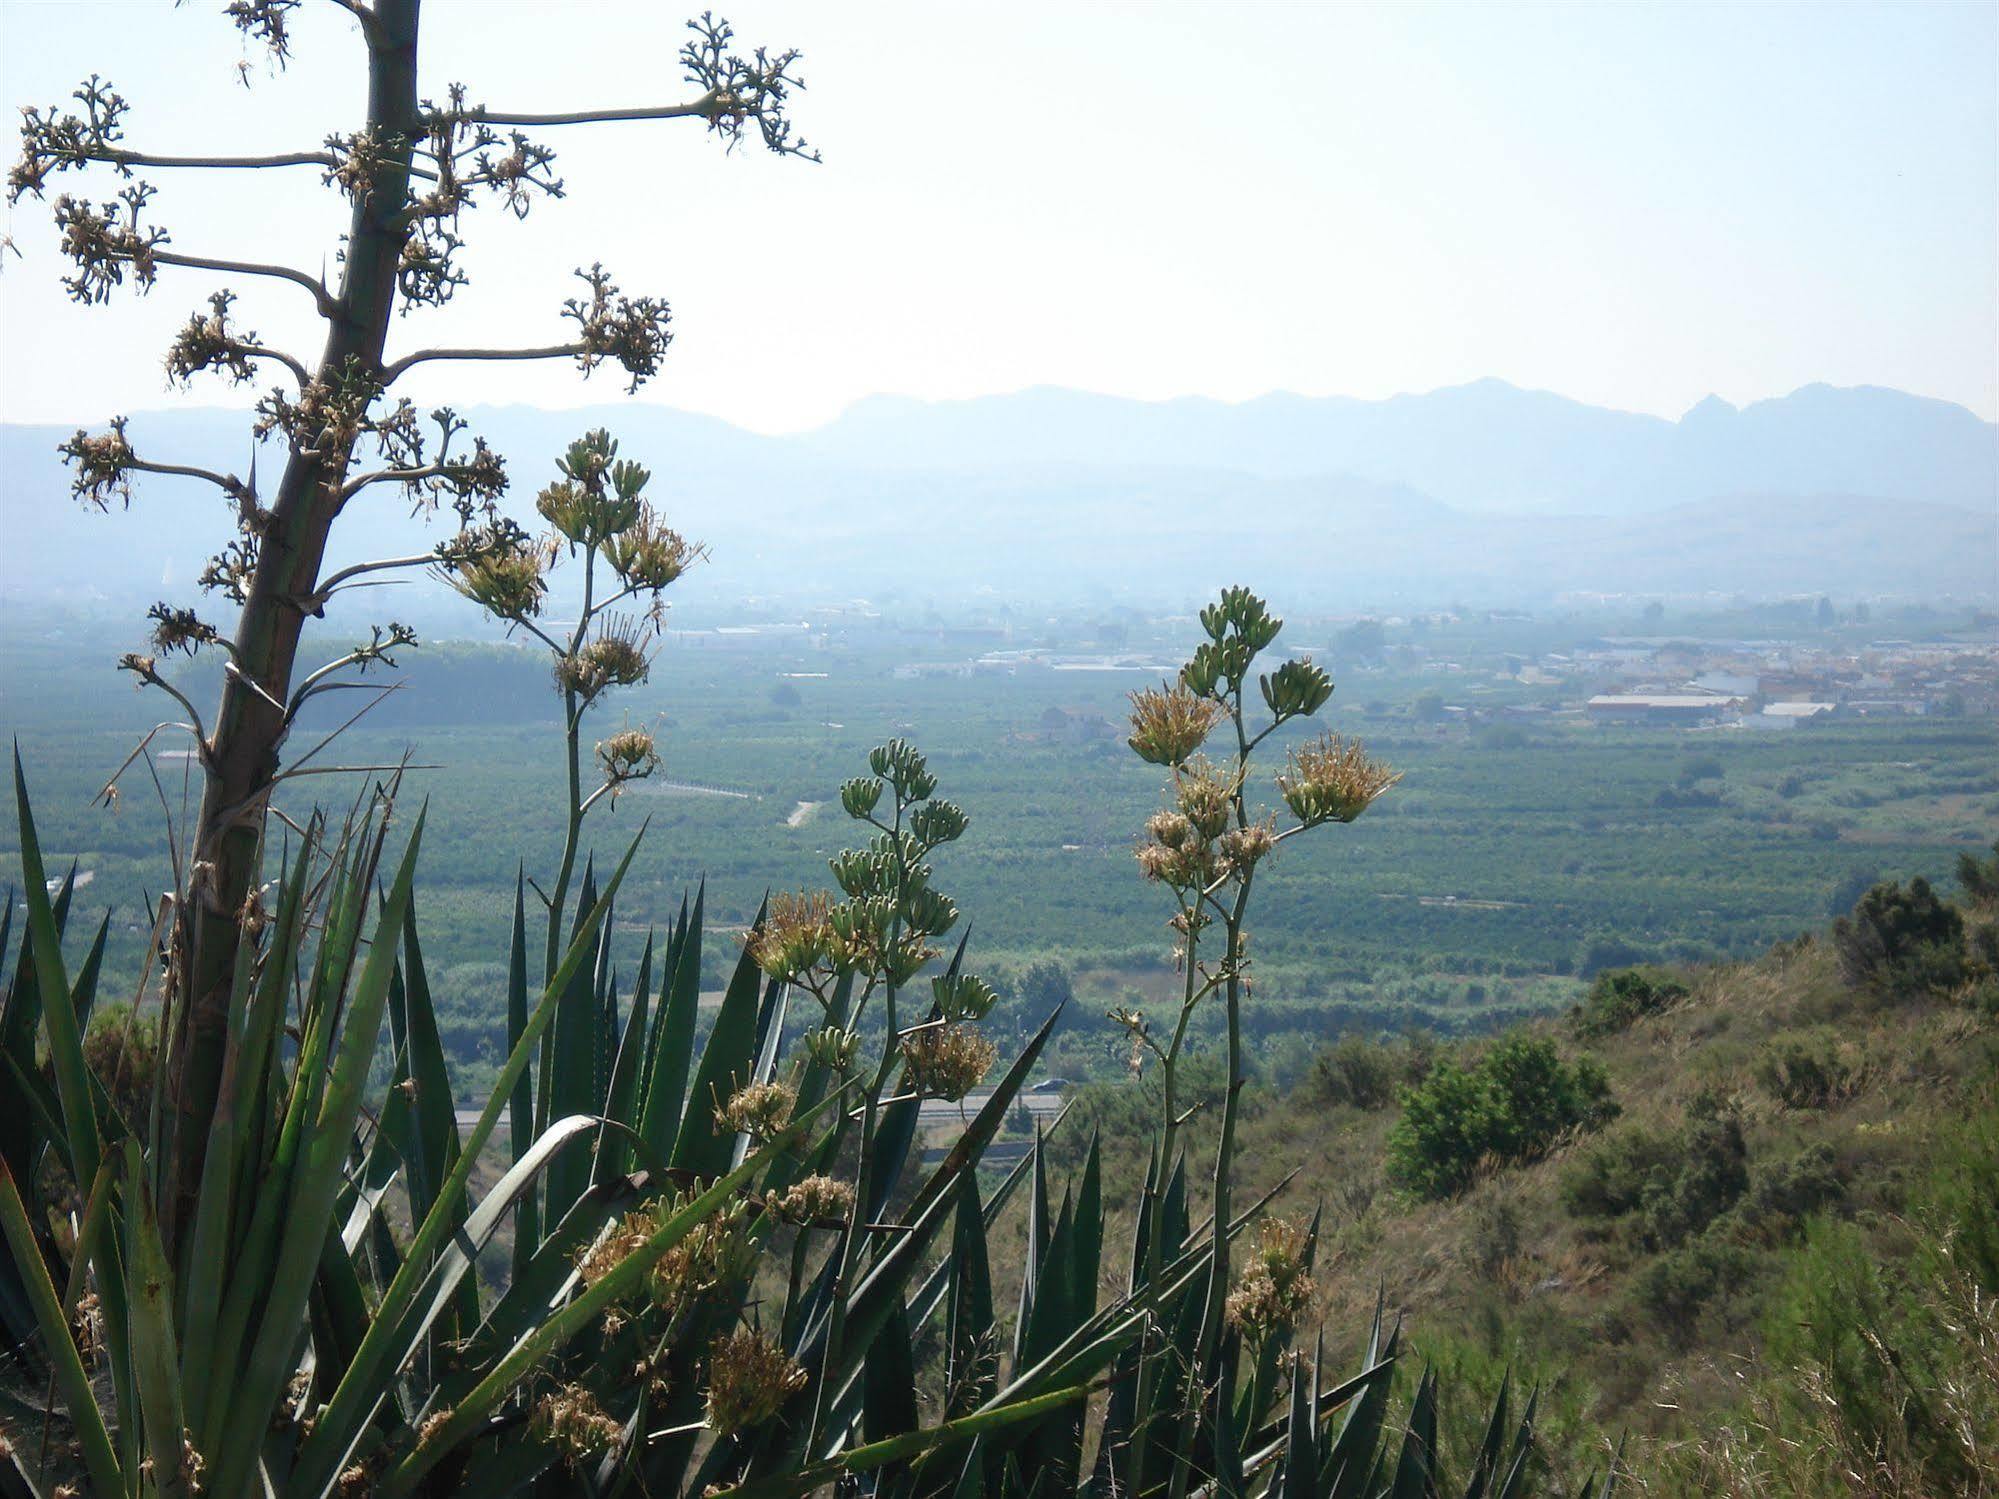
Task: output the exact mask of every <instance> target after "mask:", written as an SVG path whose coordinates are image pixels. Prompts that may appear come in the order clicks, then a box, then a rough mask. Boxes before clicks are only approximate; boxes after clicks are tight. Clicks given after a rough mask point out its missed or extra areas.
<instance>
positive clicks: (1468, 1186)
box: [1080, 858, 1999, 1499]
mask: <svg viewBox="0 0 1999 1499" xmlns="http://www.w3.org/2000/svg"><path fill="white" fill-rule="evenodd" d="M1965 865H1966V867H1965V870H1964V874H1965V875H1966V876H1967V877H1966V878H1965V879H1964V880H1963V881H1962V890H1961V893H1960V894H1959V895H1958V896H1957V897H1956V898H1947V897H1946V896H1943V895H1940V894H1938V893H1937V891H1936V890H1935V889H1934V888H1932V889H1931V891H1930V897H1931V900H1933V901H1934V902H1935V907H1934V908H1932V907H1931V906H1930V904H1929V903H1928V902H1923V901H1921V898H1920V897H1918V898H1917V900H1918V903H1919V905H1920V908H1921V909H1922V910H1923V911H1924V912H1926V913H1927V914H1926V915H1925V916H1924V918H1923V920H1922V923H1921V929H1922V930H1923V931H1925V932H1926V933H1927V935H1926V937H1925V938H1924V945H1925V946H1926V947H1927V949H1928V950H1927V951H1926V952H1925V954H1924V960H1923V962H1922V963H1921V964H1920V965H1918V966H1915V967H1901V968H1898V969H1896V970H1894V971H1893V972H1892V973H1891V974H1890V975H1889V976H1887V977H1885V978H1884V977H1883V976H1882V975H1881V974H1880V973H1878V972H1876V971H1874V970H1872V969H1866V970H1861V971H1856V970H1854V969H1853V968H1852V967H1851V966H1850V965H1849V964H1848V963H1846V962H1845V961H1843V960H1844V956H1845V954H1844V952H1843V950H1842V941H1841V936H1840V933H1843V932H1850V931H1852V930H1853V929H1854V926H1855V924H1856V923H1855V921H1854V920H1848V921H1847V922H1845V923H1844V924H1843V925H1842V926H1840V927H1839V928H1837V929H1835V930H1834V931H1830V932H1826V933H1823V934H1820V935H1816V936H1805V937H1802V938H1800V939H1798V940H1795V941H1789V942H1785V943H1781V944H1779V945H1778V946H1777V947H1775V948H1774V949H1772V950H1771V952H1770V953H1768V954H1767V955H1766V956H1764V957H1762V958H1759V959H1756V960H1754V961H1750V962H1746V963H1739V964H1729V965H1718V966H1706V967H1689V968H1685V969H1681V970H1678V971H1676V972H1674V973H1672V974H1671V975H1661V974H1656V973H1655V974H1650V975H1646V976H1644V982H1643V984H1642V985H1640V984H1637V983H1633V982H1631V981H1629V980H1627V979H1625V978H1624V977H1623V976H1617V975H1613V976H1612V978H1611V981H1610V982H1609V983H1607V984H1604V985H1602V986H1601V987H1600V989H1599V992H1600V993H1601V994H1603V995H1604V996H1606V997H1607V999H1608V1001H1609V1002H1608V1003H1607V1004H1604V1005H1603V1006H1601V1007H1599V1006H1597V1005H1595V1004H1593V1003H1592V1002H1591V1001H1589V1000H1586V1001H1585V1002H1584V1004H1583V1005H1582V1006H1581V1007H1580V1008H1579V1011H1578V1015H1579V1016H1583V1017H1593V1016H1595V1015H1600V1014H1603V1013H1605V1012H1606V1011H1613V1010H1614V1011H1616V1012H1618V1013H1617V1019H1616V1021H1615V1023H1614V1024H1610V1025H1607V1026H1603V1027H1598V1026H1595V1025H1587V1024H1586V1025H1584V1026H1582V1027H1578V1025H1577V1023H1576V1019H1577V1017H1574V1016H1572V1017H1568V1018H1565V1019H1563V1020H1561V1021H1553V1020H1551V1021H1547V1022H1538V1023H1535V1024H1531V1025H1529V1026H1526V1027H1524V1028H1521V1029H1520V1030H1517V1031H1515V1032H1513V1033H1511V1034H1509V1035H1507V1036H1504V1037H1502V1038H1500V1039H1499V1040H1497V1041H1495V1042H1484V1041H1477V1040H1470V1041H1465V1040H1441V1041H1437V1040H1429V1041H1418V1042H1416V1043H1413V1044H1412V1042H1410V1041H1409V1040H1406V1039H1396V1038H1388V1039H1382V1038H1368V1037H1358V1036H1349V1037H1345V1038H1342V1039H1341V1040H1339V1041H1338V1042H1336V1043H1334V1044H1332V1045H1329V1046H1328V1047H1327V1048H1325V1050H1324V1051H1322V1052H1321V1053H1320V1055H1319V1057H1318V1058H1317V1059H1316V1060H1315V1061H1314V1063H1313V1065H1312V1067H1311V1068H1310V1069H1309V1071H1308V1072H1307V1074H1306V1075H1305V1077H1304V1078H1303V1079H1301V1081H1300V1082H1299V1083H1298V1084H1296V1085H1295V1086H1294V1087H1291V1088H1284V1087H1279V1086H1264V1087H1253V1088H1252V1089H1251V1090H1250V1092H1249V1095H1248V1097H1247V1099H1246V1102H1245V1106H1244V1119H1245V1122H1244V1125H1243V1140H1244V1151H1245V1158H1246V1159H1247V1160H1249V1161H1252V1162H1259V1163H1261V1162H1265V1161H1268V1162H1270V1163H1271V1165H1270V1166H1269V1167H1268V1168H1267V1169H1266V1170H1265V1173H1264V1177H1263V1179H1265V1180H1268V1181H1271V1182H1272V1183H1275V1182H1277V1181H1279V1180H1281V1179H1282V1170H1281V1168H1280V1167H1279V1165H1278V1164H1277V1163H1279V1162H1290V1161H1299V1160H1304V1161H1309V1162H1311V1163H1312V1165H1311V1168H1310V1171H1309V1173H1308V1175H1307V1177H1306V1178H1304V1179H1301V1180H1299V1181H1297V1182H1294V1183H1293V1184H1291V1185H1290V1187H1289V1188H1288V1189H1287V1191H1288V1193H1289V1195H1291V1196H1293V1197H1297V1198H1300V1199H1302V1200H1304V1201H1310V1202H1317V1203H1320V1204H1322V1205H1323V1209H1324V1214H1325V1227H1324V1229H1323V1236H1324V1249H1323V1251H1322V1260H1321V1268H1320V1269H1319V1270H1318V1272H1317V1273H1316V1276H1315V1279H1316V1281H1317V1284H1318V1290H1319V1297H1320V1300H1321V1303H1322V1304H1323V1305H1326V1306H1327V1307H1329V1308H1330V1307H1333V1306H1345V1307H1346V1308H1348V1309H1349V1310H1350V1311H1358V1310H1359V1309H1361V1308H1364V1307H1366V1306H1368V1305H1370V1304H1371V1298H1372V1297H1373V1296H1374V1294H1375V1293H1376V1291H1377V1290H1378V1289H1380V1288H1383V1287H1385V1288H1386V1292H1387V1295H1388V1298H1389V1300H1390V1302H1391V1304H1399V1305H1403V1306H1406V1307H1408V1308H1409V1309H1410V1313H1411V1317H1412V1327H1413V1328H1414V1329H1415V1331H1414V1341H1415V1344H1416V1346H1418V1347H1420V1348H1421V1349H1422V1351H1423V1353H1424V1355H1425V1356H1426V1358H1427V1359H1429V1360H1430V1361H1431V1362H1432V1364H1433V1366H1435V1367H1437V1368H1439V1369H1442V1370H1445V1371H1447V1372H1450V1373H1452V1374H1455V1375H1456V1376H1458V1377H1460V1378H1477V1377H1490V1376H1491V1375H1493V1374H1494V1373H1496V1372H1497V1371H1499V1370H1501V1369H1504V1368H1508V1367H1510V1368H1511V1369H1513V1370H1514V1371H1515V1373H1516V1374H1524V1375H1525V1376H1527V1377H1529V1378H1538V1379H1539V1380H1540V1381H1541V1382H1542V1404H1541V1416H1540V1422H1541V1429H1542V1433H1543V1436H1544V1438H1545V1439H1546V1440H1548V1441H1549V1442H1550V1444H1551V1445H1552V1446H1553V1447H1554V1448H1555V1449H1556V1450H1558V1451H1563V1452H1566V1453H1567V1454H1569V1455H1570V1458H1571V1460H1572V1461H1575V1460H1586V1459H1588V1458H1590V1457H1598V1458H1600V1457H1601V1455H1602V1453H1603V1452H1604V1450H1605V1444H1606V1443H1607V1442H1615V1441H1617V1440H1619V1439H1620V1438H1621V1439H1622V1440H1624V1441H1625V1443H1626V1448H1625V1451H1626V1459H1627V1461H1628V1463H1629V1464H1630V1467H1631V1469H1632V1471H1633V1472H1634V1473H1635V1474H1637V1475H1639V1476H1641V1477H1642V1479H1643V1481H1644V1483H1645V1485H1646V1492H1651V1493H1661V1494H1687V1495H1694V1494H1715V1493H1721V1494H1729V1495H1745V1496H1746V1495H1845V1494H1877V1493H1878V1494H1889V1495H1896V1496H1902V1499H1917V1496H1927V1495H1936V1494H1989V1493H1992V1492H1995V1491H1999V1380H1995V1379H1994V1377H1993V1376H1994V1372H1995V1369H1999V1365H1996V1364H1995V1361H1994V1356H1995V1352H1999V1314H1995V1306H1999V1300H1995V1298H1999V1243H1995V1239H1994V1235H1995V1233H1999V1229H1995V1226H1994V1225H1995V1223H1999V1219H1995V1217H1994V1215H1993V1213H1992V1211H1991V1204H1992V1203H1993V1202H1995V1201H1999V1028H1995V1025H1994V1021H1993V1015H1992V1012H1991V1010H1990V1008H1989V1007H1988V1004H1987V1002H1986V998H1985V996H1986V994H1987V988H1988V985H1989V984H1990V983H1991V964H1990V961H1989V959H1988V958H1986V957H1984V956H1983V954H1984V953H1985V952H1986V951H1987V950H1988V949H1987V945H1986V944H1987V943H1988V942H1989V941H1990V933H1991V931H1992V928H1993V919H1994V916H1995V914H1999V913H1995V911H1994V909H1993V906H1994V903H1993V901H1992V899H1991V897H1990V895H1989V893H1987V892H1986V890H1985V886H1984V883H1983V882H1984V881H1986V880H1989V879H1991V878H1992V877H1993V875H1994V873H1995V872H1999V861H1995V860H1993V859H1990V858H1987V859H1970V858H1967V860H1966V861H1965ZM1864 894H1865V892H1863V895H1864ZM1904 895H1906V891H1905V892H1904ZM1883 904H1884V901H1883V900H1882V899H1881V898H1876V899H1875V900H1874V901H1873V903H1872V906H1871V907H1870V910H1873V911H1879V910H1880V909H1881V907H1882V906H1883ZM1899 908H1900V906H1899V903H1895V904H1894V905H1893V906H1891V909H1899ZM1939 912H1941V913H1943V914H1938V913H1939ZM1952 918H1955V919H1954V920H1953V919H1952ZM1890 924H1891V925H1892V924H1893V922H1892V921H1891V923H1890ZM1939 974H1947V975H1952V976H1954V979H1955V982H1954V983H1953V984H1950V985H1944V984H1941V983H1940V982H1939V981H1938V978H1937V976H1938V975H1939ZM1662 985H1670V990H1671V992H1672V994H1673V998H1672V999H1671V1001H1670V1002H1669V1003H1666V1004H1661V1005H1654V1004H1650V1003H1646V1002H1643V1000H1641V1001H1640V1003H1638V1004H1637V1005H1636V1006H1633V1007H1632V1010H1626V1009H1625V1005H1624V999H1625V997H1627V996H1630V995H1633V994H1637V995H1641V996H1643V995H1649V994H1651V993H1654V992H1656V991H1657V989H1658V988H1659V987H1660V986H1662ZM1633 1011H1635V1013H1634V1012H1633ZM1579 1031H1580V1032H1582V1033H1579ZM1419 1056H1420V1057H1421V1058H1422V1059H1423V1060H1422V1062H1421V1063H1420V1064H1415V1065H1413V1066H1412V1060H1413V1059H1414V1058H1416V1057H1419ZM1526 1057H1532V1059H1533V1062H1532V1065H1531V1066H1528V1067H1525V1068H1522V1067H1521V1066H1520V1065H1519V1059H1522V1058H1526ZM1493 1058H1509V1059H1513V1060H1510V1061H1508V1062H1506V1063H1504V1064H1503V1065H1499V1066H1495V1065H1493V1063H1492V1062H1491V1059H1493ZM1563 1067H1567V1068H1570V1069H1572V1075H1573V1074H1574V1073H1580V1072H1581V1071H1582V1070H1583V1069H1585V1068H1587V1069H1588V1072H1589V1075H1591V1076H1594V1077H1598V1078H1600V1079H1601V1084H1602V1089H1603V1092H1602V1093H1601V1094H1595V1093H1593V1092H1592V1094H1590V1095H1589V1096H1594V1097H1598V1098H1600V1099H1606V1100H1607V1101H1608V1102H1609V1103H1614V1104H1615V1106H1616V1109H1617V1113H1616V1116H1615V1117H1614V1118H1611V1119H1608V1120H1607V1121H1605V1122H1603V1123H1601V1125H1600V1127H1598V1128H1596V1129H1594V1130H1571V1131H1569V1132H1568V1133H1566V1134H1558V1135H1557V1136H1556V1137H1555V1138H1554V1139H1553V1141H1552V1143H1550V1144H1548V1145H1546V1146H1545V1147H1544V1148H1543V1149H1542V1150H1541V1151H1540V1152H1538V1155H1537V1153H1536V1152H1532V1151H1530V1152H1526V1153H1525V1155H1524V1157H1523V1156H1521V1155H1516V1154H1514V1153H1513V1152H1512V1150H1511V1149H1510V1146H1511V1143H1512V1142H1513V1141H1514V1140H1516V1139H1518V1137H1519V1136H1518V1130H1517V1125H1516V1124H1515V1123H1514V1122H1513V1121H1512V1120H1511V1119H1509V1118H1508V1117H1507V1114H1506V1111H1505V1110H1504V1109H1502V1108H1500V1107H1498V1106H1497V1105H1496V1103H1495V1099H1499V1098H1504V1097H1506V1096H1507V1090H1506V1089H1504V1088H1498V1087H1494V1086H1492V1080H1493V1079H1495V1078H1497V1077H1500V1076H1506V1075H1518V1074H1520V1073H1522V1072H1524V1073H1525V1075H1527V1076H1530V1077H1533V1078H1537V1079H1544V1080H1545V1079H1552V1078H1554V1077H1555V1076H1556V1075H1557V1070H1558V1069H1559V1068H1563ZM1417 1079H1421V1081H1420V1082H1419V1081H1417ZM1438 1079H1442V1080H1443V1082H1442V1083H1441V1085H1440V1084H1439V1083H1438V1081H1437V1080H1438ZM1481 1079H1484V1080H1486V1081H1485V1085H1483V1086H1480V1085H1479V1081H1480V1080H1481ZM1528 1092H1529V1095H1530V1096H1534V1097H1551V1096H1560V1095H1561V1092H1562V1090H1561V1089H1560V1088H1558V1087H1555V1086H1553V1085H1552V1084H1550V1085H1548V1086H1545V1087H1542V1088H1538V1089H1529V1090H1528ZM1572 1096H1573V1095H1572ZM1447 1098H1448V1099H1452V1100H1455V1101H1456V1103H1457V1107H1456V1109H1455V1111H1453V1113H1452V1115H1451V1119H1452V1121H1453V1122H1452V1123H1451V1124H1450V1125H1449V1126H1448V1127H1446V1126H1445V1125H1444V1124H1442V1123H1441V1122H1439V1120H1438V1118H1437V1117H1436V1116H1437V1114H1438V1113H1439V1110H1438V1108H1437V1105H1438V1104H1439V1103H1441V1102H1442V1101H1443V1100H1445V1099H1447ZM1080 1107H1081V1108H1083V1109H1084V1110H1085V1111H1086V1113H1089V1114H1090V1115H1091V1116H1092V1117H1094V1116H1095V1112H1096V1110H1097V1108H1098V1103H1097V1100H1096V1098H1095V1097H1094V1096H1091V1095H1086V1097H1085V1099H1084V1101H1083V1103H1082V1104H1081V1105H1080ZM1526 1112H1527V1113H1528V1114H1530V1115H1532V1114H1533V1113H1534V1112H1535V1111H1533V1110H1528V1111H1526ZM1546 1113H1547V1111H1542V1113H1541V1117H1546ZM1419 1140H1420V1141H1437V1142H1440V1143H1439V1149H1438V1154H1437V1156H1436V1159H1437V1160H1442V1161H1449V1162H1451V1163H1453V1169H1451V1170H1450V1171H1448V1172H1442V1173H1437V1172H1432V1171H1429V1170H1425V1169H1418V1170H1416V1171H1414V1172H1412V1171H1410V1170H1409V1169H1408V1165H1407V1164H1405V1163H1408V1162H1410V1161H1411V1159H1412V1157H1411V1155H1410V1152H1411V1151H1412V1149H1413V1148H1414V1145H1415V1142H1417V1141H1419ZM1113 1158H1114V1157H1113ZM1414 1159H1415V1160H1417V1161H1421V1162H1423V1163H1424V1164H1425V1165H1427V1162H1428V1158H1426V1157H1415V1158H1414ZM1449 1425H1450V1423H1449V1422H1448V1421H1447V1423H1446V1427H1447V1431H1446V1436H1445V1440H1446V1441H1447V1442H1448V1441H1449V1440H1452V1439H1453V1438H1452V1434H1451V1433H1450V1431H1449V1429H1448V1428H1449ZM1475 1439H1476V1434H1475V1432H1473V1431H1472V1430H1471V1429H1470V1426H1469V1423H1468V1422H1463V1421H1462V1419H1461V1421H1460V1424H1459V1426H1458V1429H1457V1431H1456V1433H1455V1440H1457V1441H1459V1442H1470V1441H1474V1440H1475Z"/></svg>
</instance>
